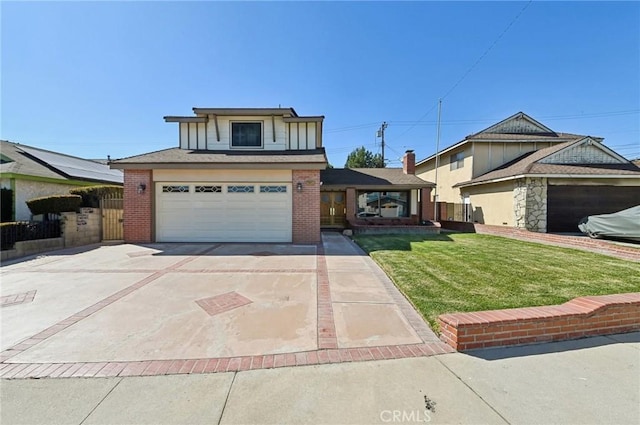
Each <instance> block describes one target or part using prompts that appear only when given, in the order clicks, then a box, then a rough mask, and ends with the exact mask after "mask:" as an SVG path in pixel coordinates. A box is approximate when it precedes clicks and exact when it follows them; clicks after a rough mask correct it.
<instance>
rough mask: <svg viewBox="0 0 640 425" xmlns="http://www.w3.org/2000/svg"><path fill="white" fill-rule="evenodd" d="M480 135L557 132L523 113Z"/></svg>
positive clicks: (487, 129) (497, 124)
mask: <svg viewBox="0 0 640 425" xmlns="http://www.w3.org/2000/svg"><path fill="white" fill-rule="evenodd" d="M478 133H485V134H488V133H498V134H548V135H553V134H555V131H553V130H551V129H550V128H549V127H547V126H545V125H544V124H542V123H540V122H539V121H536V120H534V119H533V118H531V117H530V116H529V115H527V114H525V113H524V112H522V111H521V112H518V113H516V114H513V115H511V116H510V117H509V118H505V119H503V120H502V121H500V122H498V123H496V124H494V125H492V126H491V127H488V128H485V129H484V130H482V131H479V132H478Z"/></svg>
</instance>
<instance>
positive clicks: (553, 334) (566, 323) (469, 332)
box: [438, 292, 640, 351]
mask: <svg viewBox="0 0 640 425" xmlns="http://www.w3.org/2000/svg"><path fill="white" fill-rule="evenodd" d="M438 322H439V324H440V332H441V334H440V339H442V340H443V341H444V342H446V343H447V344H449V345H450V346H451V347H453V348H454V349H456V350H458V351H465V350H473V349H477V348H487V347H497V346H507V345H520V344H533V343H538V342H549V341H563V340H568V339H576V338H582V337H586V336H594V335H609V334H615V333H624V332H632V331H638V330H640V292H638V293H630V294H619V295H601V296H589V297H579V298H575V299H573V300H571V301H569V302H567V303H565V304H562V305H553V306H545V307H527V308H514V309H506V310H493V311H480V312H473V313H454V314H443V315H441V316H439V317H438Z"/></svg>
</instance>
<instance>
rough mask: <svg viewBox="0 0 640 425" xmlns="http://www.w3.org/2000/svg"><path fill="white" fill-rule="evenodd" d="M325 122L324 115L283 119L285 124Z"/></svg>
mask: <svg viewBox="0 0 640 425" xmlns="http://www.w3.org/2000/svg"><path fill="white" fill-rule="evenodd" d="M323 120H324V115H320V116H317V117H285V118H284V119H283V121H284V122H322V121H323Z"/></svg>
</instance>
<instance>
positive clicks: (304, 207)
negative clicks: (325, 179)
mask: <svg viewBox="0 0 640 425" xmlns="http://www.w3.org/2000/svg"><path fill="white" fill-rule="evenodd" d="M299 182H300V183H302V191H298V189H297V185H298V183H299ZM292 225H293V242H294V243H319V242H320V171H319V170H293V223H292Z"/></svg>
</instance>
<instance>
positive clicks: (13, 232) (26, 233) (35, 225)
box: [0, 219, 61, 251]
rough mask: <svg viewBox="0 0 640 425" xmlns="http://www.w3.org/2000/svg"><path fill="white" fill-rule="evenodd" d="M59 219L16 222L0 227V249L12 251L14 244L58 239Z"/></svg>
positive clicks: (59, 233) (3, 224)
mask: <svg viewBox="0 0 640 425" xmlns="http://www.w3.org/2000/svg"><path fill="white" fill-rule="evenodd" d="M60 235H61V232H60V219H55V220H48V221H18V222H11V223H2V224H1V225H0V247H1V249H2V250H3V251H4V250H7V249H12V248H13V247H14V246H15V244H16V242H22V241H33V240H36V239H50V238H59V237H60Z"/></svg>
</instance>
